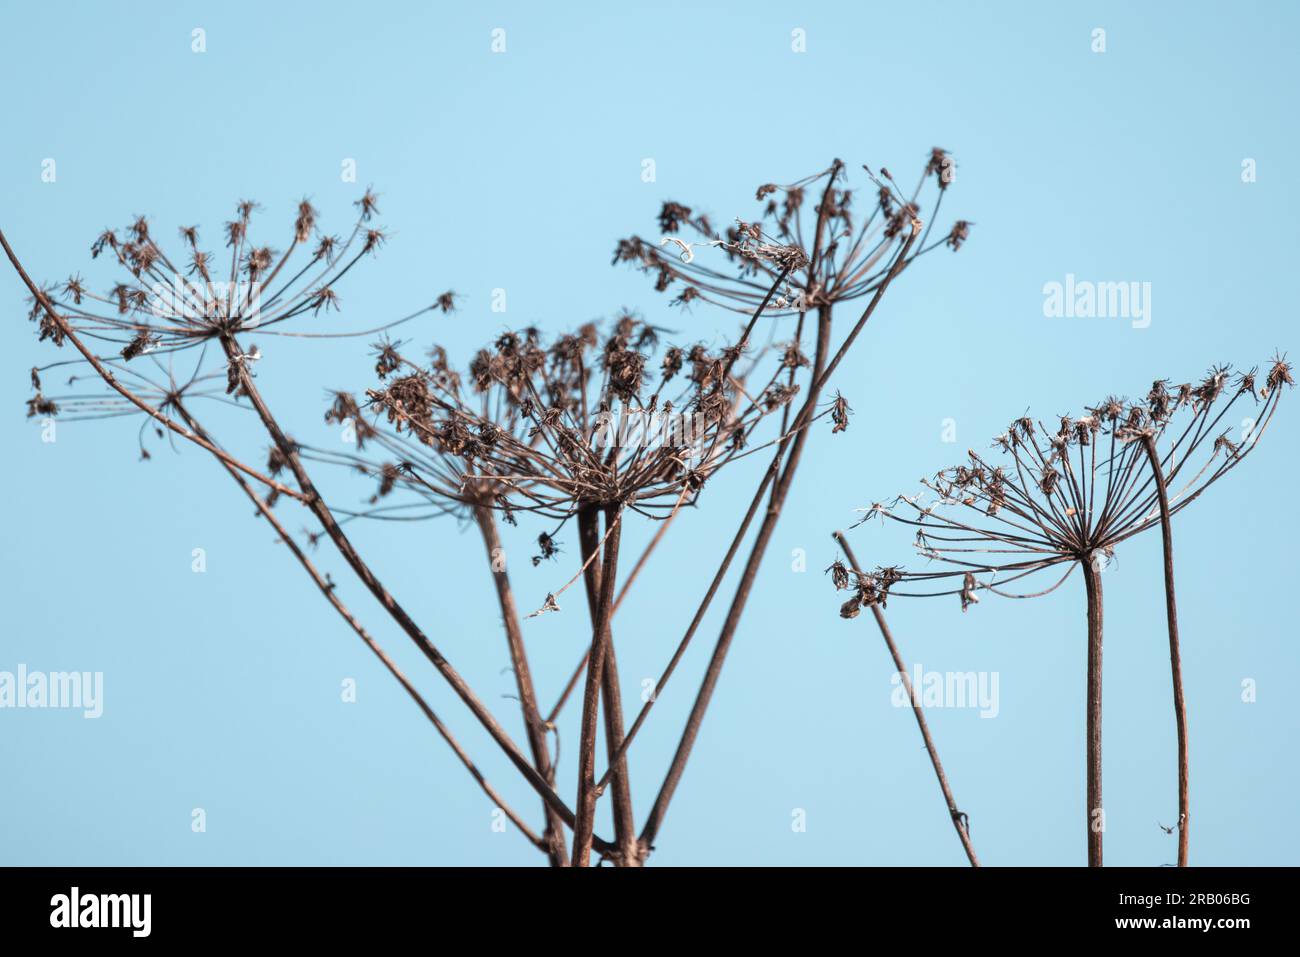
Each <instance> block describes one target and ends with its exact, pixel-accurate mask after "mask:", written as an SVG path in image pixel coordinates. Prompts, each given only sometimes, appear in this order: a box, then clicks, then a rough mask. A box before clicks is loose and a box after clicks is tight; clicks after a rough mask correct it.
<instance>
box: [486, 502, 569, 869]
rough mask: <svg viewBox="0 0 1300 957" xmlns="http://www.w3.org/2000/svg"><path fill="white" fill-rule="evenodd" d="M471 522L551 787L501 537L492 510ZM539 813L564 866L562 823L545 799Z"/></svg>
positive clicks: (532, 744)
mask: <svg viewBox="0 0 1300 957" xmlns="http://www.w3.org/2000/svg"><path fill="white" fill-rule="evenodd" d="M474 520H475V521H476V522H477V523H478V527H479V530H480V531H481V532H482V535H483V545H484V547H485V548H486V549H487V557H488V564H489V566H490V567H491V570H492V580H493V583H494V584H495V585H496V592H497V601H498V603H499V604H500V606H501V620H502V624H503V625H504V627H505V633H506V642H507V644H508V645H509V648H510V663H511V669H512V670H513V671H514V673H515V687H516V688H517V689H518V691H519V706H520V709H521V710H522V711H523V716H524V726H525V729H526V731H527V734H528V745H529V748H530V749H531V751H532V753H533V764H534V765H535V766H536V768H537V771H538V773H539V774H541V775H542V777H544V778H545V779H546V781H547V783H549V784H551V785H552V786H554V783H555V773H554V770H553V769H552V767H551V753H550V749H549V747H548V741H547V733H546V724H545V723H544V722H543V721H542V718H541V715H539V714H538V713H537V692H536V691H535V690H534V687H533V675H532V669H531V668H529V666H528V653H527V651H526V650H525V648H524V636H523V632H522V631H521V629H520V627H519V609H518V607H517V606H516V604H515V596H514V592H513V590H512V589H511V587H510V575H509V573H508V572H507V571H506V566H505V561H504V555H505V550H504V549H503V548H502V547H501V538H500V536H499V535H498V534H497V525H496V518H495V517H494V516H493V514H492V509H490V508H487V507H484V506H482V505H475V506H474ZM542 811H543V812H544V813H545V815H546V846H547V850H546V854H547V857H549V858H550V861H551V865H552V866H553V867H567V866H568V864H569V857H568V852H567V850H566V848H565V833H564V823H563V821H562V820H561V819H560V816H559V814H557V813H556V811H555V809H554V808H552V807H550V806H549V805H548V804H547V803H546V801H545V800H543V801H542Z"/></svg>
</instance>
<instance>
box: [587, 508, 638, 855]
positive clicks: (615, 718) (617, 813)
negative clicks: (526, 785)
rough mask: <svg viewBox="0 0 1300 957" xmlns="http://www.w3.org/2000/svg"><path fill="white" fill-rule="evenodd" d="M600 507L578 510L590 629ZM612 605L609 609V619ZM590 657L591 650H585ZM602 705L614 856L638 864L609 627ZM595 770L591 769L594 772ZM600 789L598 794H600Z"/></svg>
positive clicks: (595, 602)
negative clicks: (609, 778)
mask: <svg viewBox="0 0 1300 957" xmlns="http://www.w3.org/2000/svg"><path fill="white" fill-rule="evenodd" d="M599 525H600V510H599V507H598V506H594V505H587V506H584V507H582V508H581V509H579V510H578V537H579V539H580V540H581V543H582V557H583V562H584V574H583V583H584V585H585V586H586V590H587V607H588V610H589V611H590V613H591V626H592V628H593V629H595V628H597V627H598V626H599V624H600V622H599V618H600V594H601V588H600V582H601V572H602V568H601V566H600V565H599V564H598V563H597V562H598V560H596V555H597V553H599V551H600V549H601V543H600V528H599ZM613 615H614V612H613V609H612V608H611V609H610V611H609V617H610V618H611V619H612V618H613ZM588 660H590V652H588ZM600 688H601V696H602V698H601V705H602V710H603V711H604V714H605V748H606V754H607V756H608V758H609V762H610V764H609V774H610V776H611V778H612V780H613V795H612V800H613V811H614V841H615V843H616V844H618V846H619V849H620V851H621V853H620V854H619V855H618V857H617V863H618V865H619V866H620V867H632V866H637V865H639V864H640V860H641V855H640V854H639V853H638V852H637V842H636V818H635V817H634V815H633V812H632V792H631V789H630V786H629V782H628V777H627V758H626V757H624V756H623V753H622V747H623V696H622V690H621V688H620V687H619V681H618V656H617V654H616V653H615V650H614V634H613V629H612V627H611V628H610V633H609V636H608V641H607V643H606V646H605V665H604V668H603V670H602V671H601V680H600ZM594 773H595V772H594V771H593V774H594ZM599 796H600V795H599V792H598V793H597V798H599Z"/></svg>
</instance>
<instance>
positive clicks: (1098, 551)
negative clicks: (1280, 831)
mask: <svg viewBox="0 0 1300 957" xmlns="http://www.w3.org/2000/svg"><path fill="white" fill-rule="evenodd" d="M1293 384H1294V383H1293V378H1292V374H1291V366H1290V365H1289V364H1288V363H1287V362H1286V361H1285V359H1284V358H1283V357H1282V356H1278V357H1276V358H1275V359H1274V360H1273V361H1272V362H1271V363H1270V365H1269V367H1268V371H1267V372H1266V373H1265V374H1264V375H1263V377H1262V379H1261V377H1260V374H1259V371H1258V370H1257V369H1250V370H1248V371H1245V372H1242V373H1239V374H1236V375H1234V374H1233V373H1232V371H1231V369H1230V368H1229V367H1227V366H1215V367H1214V368H1212V369H1211V370H1210V371H1209V373H1208V374H1207V375H1206V377H1205V378H1204V379H1203V380H1201V381H1200V382H1199V383H1185V384H1182V385H1178V386H1173V385H1171V384H1170V383H1169V382H1168V381H1166V380H1159V381H1157V382H1155V383H1154V384H1153V385H1152V387H1151V390H1150V392H1149V393H1148V394H1147V396H1146V398H1145V399H1142V400H1138V401H1131V402H1130V401H1124V400H1122V399H1118V398H1114V397H1111V398H1107V399H1106V400H1104V401H1103V402H1101V403H1099V404H1098V405H1096V406H1095V407H1092V408H1089V409H1087V410H1086V414H1084V415H1081V416H1079V417H1077V418H1076V417H1069V416H1062V417H1061V418H1060V420H1059V425H1058V426H1057V427H1056V428H1048V427H1047V426H1045V425H1044V424H1043V423H1042V422H1041V421H1039V420H1036V419H1033V418H1031V417H1029V416H1027V415H1026V416H1022V417H1020V418H1018V419H1016V420H1015V421H1014V422H1012V423H1011V425H1010V427H1009V428H1008V429H1007V431H1006V432H1005V433H1003V434H1002V435H1000V436H998V437H997V439H996V440H995V441H994V443H993V445H994V448H995V449H996V451H997V453H998V454H999V456H1000V458H999V459H994V460H993V461H990V459H993V456H988V457H986V456H983V455H980V454H978V453H976V452H974V451H969V452H968V453H967V456H968V461H967V462H966V463H965V464H962V465H958V466H954V467H952V468H949V469H945V470H943V471H941V472H939V473H938V474H936V475H935V476H934V477H933V478H931V479H926V480H923V481H922V483H921V484H922V485H923V486H924V488H925V490H924V491H923V492H921V493H920V494H918V495H903V496H899V497H898V498H897V499H895V500H893V501H892V502H889V503H886V504H880V503H877V504H875V505H872V506H871V508H870V509H868V510H867V516H866V518H865V519H864V520H863V521H868V520H870V519H872V518H880V519H881V520H886V521H892V522H897V523H900V524H902V525H905V526H908V527H910V528H914V529H915V546H916V551H917V553H918V555H919V556H920V557H922V558H924V559H925V560H926V561H927V562H928V563H930V565H931V567H930V568H927V569H925V570H918V571H907V570H904V569H902V568H900V567H897V566H887V567H879V568H876V569H875V570H874V571H872V572H862V571H860V570H855V574H854V580H853V581H852V582H850V581H849V580H848V579H847V576H845V577H842V578H840V580H839V581H838V582H837V584H838V585H841V586H843V587H850V588H851V589H852V591H853V597H852V598H850V599H849V601H848V602H847V603H845V605H844V606H843V608H842V609H841V614H842V615H843V616H844V617H855V616H856V615H857V614H858V612H859V611H860V609H861V608H862V607H864V606H869V607H871V608H873V610H874V609H876V608H877V607H878V606H883V605H884V603H885V601H886V600H887V598H889V597H895V596H898V597H942V596H955V597H957V598H958V599H959V601H960V603H961V608H962V610H963V611H965V610H967V609H968V608H969V607H970V606H971V605H973V604H976V603H978V602H979V601H980V594H981V593H983V592H988V593H991V594H994V595H1001V596H1004V597H1009V598H1033V597H1038V596H1041V595H1046V594H1048V593H1050V592H1052V591H1055V590H1056V589H1057V588H1059V587H1061V585H1063V584H1064V583H1065V581H1066V580H1067V579H1068V578H1069V577H1070V575H1071V574H1073V572H1074V570H1075V569H1076V568H1077V569H1078V570H1079V571H1080V572H1081V574H1082V576H1083V579H1084V587H1085V594H1086V599H1087V604H1086V608H1087V632H1088V668H1087V672H1088V674H1087V731H1086V740H1087V794H1086V798H1087V800H1086V811H1087V816H1086V823H1087V836H1088V862H1089V864H1090V865H1092V866H1101V864H1102V830H1101V828H1100V827H1099V826H1098V822H1099V820H1100V819H1101V813H1102V808H1103V804H1102V787H1101V782H1102V777H1101V761H1102V735H1101V730H1102V729H1101V701H1102V698H1101V691H1102V685H1101V677H1102V611H1103V607H1102V577H1101V572H1102V569H1103V568H1104V567H1105V565H1106V563H1107V562H1108V561H1109V560H1110V559H1112V558H1113V557H1114V555H1115V550H1116V548H1117V547H1118V546H1119V545H1120V544H1121V543H1123V542H1124V541H1126V540H1127V539H1129V538H1132V537H1133V536H1134V535H1137V534H1139V533H1141V532H1144V531H1146V530H1148V529H1150V528H1153V527H1155V526H1157V525H1159V526H1160V527H1161V530H1162V536H1163V546H1164V573H1165V574H1164V579H1165V596H1166V617H1167V623H1168V632H1169V651H1170V664H1171V671H1172V681H1173V692H1174V713H1175V724H1176V730H1177V739H1178V794H1179V830H1180V835H1179V854H1178V863H1179V865H1180V866H1186V864H1187V853H1188V833H1189V824H1190V816H1189V810H1188V746H1187V720H1186V711H1185V707H1184V698H1183V682H1182V665H1181V654H1180V647H1179V635H1178V622H1177V607H1176V601H1175V593H1174V577H1173V538H1172V530H1171V524H1170V519H1171V517H1172V516H1173V515H1175V514H1177V513H1178V512H1180V511H1181V510H1182V509H1183V508H1185V507H1186V506H1188V505H1190V504H1191V503H1192V502H1193V501H1195V500H1196V499H1197V498H1199V497H1200V496H1201V494H1202V493H1203V492H1204V491H1205V490H1206V489H1207V488H1209V486H1211V485H1212V484H1214V483H1215V482H1217V481H1218V480H1219V479H1220V478H1222V477H1223V476H1225V475H1226V474H1227V473H1228V472H1230V471H1232V470H1233V469H1234V468H1236V467H1237V466H1238V465H1239V464H1240V463H1241V462H1242V460H1243V459H1245V457H1246V456H1247V455H1249V454H1250V453H1251V452H1252V451H1254V449H1255V447H1256V445H1258V443H1259V442H1260V440H1261V439H1262V438H1263V435H1264V432H1265V430H1266V429H1267V427H1268V424H1269V423H1270V421H1271V420H1272V418H1273V414H1274V412H1276V410H1277V406H1278V403H1279V402H1280V400H1281V396H1282V391H1283V387H1284V386H1291V385H1293ZM1248 402H1250V403H1254V404H1256V405H1257V406H1258V408H1254V409H1252V414H1251V415H1250V416H1249V417H1247V418H1246V419H1245V420H1244V421H1245V422H1246V423H1248V424H1249V425H1248V428H1246V429H1245V432H1244V434H1241V435H1238V438H1237V439H1235V440H1234V438H1233V435H1234V433H1236V432H1237V430H1238V426H1237V424H1236V422H1235V421H1233V420H1230V419H1229V418H1228V415H1229V413H1230V411H1231V410H1232V409H1234V408H1237V409H1239V408H1240V407H1241V404H1242V403H1248ZM995 463H996V464H995ZM1062 567H1064V572H1063V573H1062V574H1059V575H1058V576H1057V577H1055V578H1054V579H1053V580H1052V581H1051V582H1050V584H1047V585H1046V587H1043V588H1041V589H1037V590H1030V591H1026V590H1025V589H1026V587H1027V580H1028V579H1030V578H1031V576H1036V575H1039V573H1043V572H1046V573H1048V574H1051V573H1052V572H1053V570H1055V571H1058V572H1059V571H1060V569H1061V568H1062Z"/></svg>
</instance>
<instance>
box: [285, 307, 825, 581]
mask: <svg viewBox="0 0 1300 957" xmlns="http://www.w3.org/2000/svg"><path fill="white" fill-rule="evenodd" d="M659 332H660V330H658V329H656V328H655V327H653V326H651V325H649V324H647V323H645V322H643V321H641V320H639V319H638V318H636V317H635V316H631V315H624V316H621V317H619V318H618V319H617V320H616V321H614V322H613V324H612V325H611V326H610V327H609V328H607V329H606V330H604V331H602V330H601V329H600V328H599V327H597V326H596V325H594V324H588V325H585V326H582V327H581V328H579V329H578V330H576V331H575V332H573V333H570V334H565V335H560V336H558V337H556V338H554V339H553V340H551V341H550V342H549V343H544V342H543V340H542V337H541V334H540V332H538V330H536V329H523V330H520V331H518V332H507V333H503V334H502V335H500V336H499V337H498V338H497V339H496V341H495V342H494V343H493V344H492V345H490V346H488V347H486V348H483V349H480V350H479V351H478V353H477V354H476V355H475V356H474V358H473V359H472V361H471V362H470V363H469V367H468V369H467V370H466V372H465V374H464V375H461V374H459V373H457V372H455V371H453V370H452V368H451V367H450V365H449V364H448V361H447V357H446V353H445V352H444V351H443V350H441V349H435V350H433V352H432V353H431V354H430V356H429V358H428V361H419V360H416V359H412V358H409V357H408V356H407V354H405V353H404V352H403V351H402V348H401V343H392V342H387V341H384V342H382V343H380V344H378V346H377V349H378V352H379V355H380V357H381V361H380V363H379V366H378V367H377V370H376V371H377V372H378V373H379V375H380V379H381V382H380V384H379V385H378V386H377V387H375V388H371V389H369V390H367V393H366V399H365V401H364V402H359V401H358V400H357V399H356V398H354V397H353V396H351V395H350V394H347V393H338V394H336V395H335V396H334V403H333V405H332V406H331V408H330V410H329V412H328V413H327V414H326V418H327V421H330V422H334V423H337V422H342V421H345V420H348V419H351V420H353V421H363V419H364V421H365V427H364V431H363V432H358V433H357V438H358V445H359V448H358V451H357V454H347V455H340V454H339V453H338V452H335V451H330V450H325V449H318V448H306V449H304V454H305V455H306V456H307V457H309V458H316V459H319V460H322V461H329V462H333V463H337V464H344V465H347V466H348V467H350V468H352V469H356V470H358V471H360V472H362V473H364V474H368V475H372V476H376V477H379V478H380V479H381V482H382V485H381V488H380V495H379V497H381V498H387V497H388V496H389V494H390V493H391V492H394V491H399V490H400V491H405V492H409V493H412V494H413V495H414V497H415V502H416V503H423V504H424V505H426V506H428V507H429V509H430V510H429V511H427V512H425V513H424V514H427V515H433V514H442V513H444V512H445V511H448V510H451V511H457V510H460V509H463V508H464V507H465V506H472V505H482V506H487V507H490V508H494V509H498V510H501V511H502V512H504V513H505V517H506V519H507V520H508V521H513V520H514V516H515V514H516V513H518V512H535V513H537V514H539V515H542V516H546V517H548V518H552V519H560V520H564V519H566V518H568V517H569V516H570V515H572V514H574V513H575V512H576V510H577V509H578V508H579V507H581V506H588V507H592V506H594V507H605V506H610V505H617V506H620V507H621V506H626V507H629V508H631V509H633V510H635V511H639V512H642V513H644V514H647V515H651V516H655V515H662V513H663V512H664V511H665V510H671V509H674V508H676V507H679V506H680V504H681V503H682V502H683V501H687V502H689V501H693V500H694V499H695V498H696V497H697V496H698V495H699V493H700V490H701V489H702V488H703V486H704V484H705V482H706V481H707V480H708V478H709V477H710V476H711V475H713V474H714V473H715V472H717V471H718V469H720V468H722V467H724V466H725V465H727V464H728V463H730V462H733V461H735V460H737V459H740V458H742V457H744V456H745V455H747V454H749V453H750V452H751V451H755V450H756V449H757V448H761V447H766V446H770V445H771V444H772V442H774V441H776V440H778V439H779V437H780V436H779V435H777V434H773V435H772V436H769V437H767V438H766V439H765V440H764V441H763V442H762V443H757V441H756V438H755V433H756V430H757V429H758V428H759V426H760V423H761V422H762V421H763V420H764V419H765V418H767V417H768V416H769V415H771V414H772V413H773V412H775V411H777V410H779V409H781V408H782V406H783V403H782V402H778V401H774V400H773V396H774V395H775V394H776V393H779V392H780V391H781V389H782V388H783V387H782V386H781V384H780V383H779V382H778V381H777V379H778V377H779V376H782V375H783V374H784V372H785V367H784V366H783V365H782V364H781V363H777V362H773V363H768V366H769V367H770V368H769V372H768V375H769V379H768V381H767V382H766V384H765V385H764V386H763V387H762V388H758V389H750V388H749V387H747V385H746V378H747V377H752V376H753V375H754V374H755V373H754V369H755V368H757V367H758V366H759V365H760V364H761V360H762V355H761V354H760V355H759V356H756V357H752V358H751V359H750V360H747V362H746V366H747V368H746V370H745V373H744V374H742V373H741V371H740V370H739V369H737V364H738V360H739V359H740V351H739V350H738V349H736V348H734V347H727V348H723V349H721V350H717V351H714V350H710V349H708V348H706V347H705V346H703V345H696V346H693V347H691V348H689V349H685V348H681V347H676V346H667V347H663V348H662V349H660V348H659V346H658V341H657V340H658V338H659ZM656 353H658V355H656ZM683 373H684V374H683ZM834 412H835V409H834V408H828V409H827V410H826V413H825V414H832V413H834ZM362 443H364V444H365V445H367V446H370V445H373V446H375V447H376V448H377V449H378V451H374V452H366V453H364V454H363V453H362V449H361V448H360V446H361V444H362ZM393 464H398V465H400V468H399V474H398V475H397V476H396V478H395V480H394V481H389V480H388V479H389V475H390V473H389V472H387V471H386V470H385V469H386V467H391V466H392V465H393ZM390 507H397V506H392V505H391V503H386V505H385V508H390ZM401 507H404V508H407V509H409V508H412V507H414V504H413V503H412V502H409V501H407V502H404V504H403V505H402V506H401ZM542 557H543V558H545V557H549V555H548V554H546V549H545V548H544V547H543V554H542Z"/></svg>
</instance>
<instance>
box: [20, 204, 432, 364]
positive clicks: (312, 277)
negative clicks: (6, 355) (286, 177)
mask: <svg viewBox="0 0 1300 957" xmlns="http://www.w3.org/2000/svg"><path fill="white" fill-rule="evenodd" d="M377 203H378V200H377V198H376V197H375V195H374V193H372V192H369V191H367V192H366V193H365V195H364V196H362V198H361V199H360V200H358V201H357V204H356V205H357V207H358V209H359V214H358V218H357V220H356V222H355V223H354V224H353V227H352V229H351V231H350V232H349V234H348V236H347V238H346V239H339V238H336V237H333V236H329V235H325V234H322V233H320V231H319V227H318V222H317V220H318V215H317V212H316V210H315V208H313V207H312V205H311V203H310V202H308V201H307V200H303V201H302V202H300V203H299V204H298V207H297V215H296V216H295V218H294V221H293V223H292V224H291V228H290V229H287V230H286V231H285V236H284V239H285V240H286V243H285V246H284V251H283V252H277V251H276V249H275V248H274V247H272V246H268V245H257V244H256V243H254V242H253V239H252V223H251V219H252V216H253V213H254V212H255V211H256V210H257V209H258V204H257V203H254V202H251V201H248V200H245V201H242V202H240V203H238V204H237V205H236V208H235V217H234V218H233V219H232V220H230V221H229V222H227V223H226V224H225V227H224V229H223V231H222V232H223V234H224V245H225V247H226V248H225V250H224V251H222V252H219V253H218V252H212V251H206V250H203V249H200V247H199V243H200V241H201V240H200V231H199V228H198V227H197V226H186V227H182V228H181V229H180V230H179V237H180V246H181V248H180V250H179V251H176V250H173V251H172V252H170V253H169V252H168V251H167V250H166V249H165V248H164V247H165V244H164V242H162V241H160V240H159V239H158V238H156V237H155V236H154V234H153V231H152V229H151V227H150V224H149V221H148V220H147V219H145V218H144V217H143V216H141V217H137V218H136V219H135V220H134V221H133V222H132V223H131V225H130V226H128V227H127V228H126V229H124V230H111V229H110V230H105V231H104V232H102V233H101V234H100V235H99V237H98V238H97V239H96V240H95V242H94V243H93V244H92V245H91V258H92V259H96V260H99V259H101V258H102V259H104V260H108V261H109V262H111V263H112V264H113V265H115V266H117V267H119V268H120V269H121V270H122V271H123V272H124V273H125V276H124V277H123V278H122V279H121V280H120V281H118V282H116V283H115V284H113V285H112V286H111V287H110V288H109V289H108V291H107V292H105V293H104V294H102V295H101V294H98V293H95V292H93V291H91V290H90V288H89V287H88V286H87V284H86V281H85V280H84V279H83V278H82V277H81V276H79V275H76V276H73V277H71V278H70V279H68V280H67V282H65V283H63V284H62V285H56V286H47V287H44V289H43V292H44V295H45V297H46V298H47V299H48V300H49V302H50V303H51V304H52V305H53V306H54V307H55V309H57V310H58V312H59V313H61V314H62V315H63V316H64V317H65V319H66V320H67V322H68V324H69V326H70V327H71V328H72V329H73V330H74V331H76V332H78V333H81V332H84V333H85V334H86V335H87V336H90V337H93V338H95V339H96V340H98V341H100V342H108V343H115V344H116V345H115V347H114V348H116V349H117V350H118V351H119V353H120V355H121V357H122V358H123V359H124V360H126V361H131V360H134V359H138V358H139V357H140V356H142V355H146V354H149V353H155V354H163V353H169V352H174V351H177V350H179V349H185V348H189V347H192V346H197V345H202V344H204V343H206V342H210V341H212V340H213V339H217V338H220V337H230V336H234V335H236V334H250V335H310V333H288V332H285V331H284V330H283V329H282V328H281V326H282V324H283V323H285V322H288V321H289V320H291V319H295V318H297V317H300V316H302V315H304V314H306V313H310V314H311V315H312V316H313V317H318V316H320V315H321V314H322V313H325V314H328V313H329V312H330V311H337V310H338V309H339V304H340V297H339V295H338V291H337V284H338V283H339V281H340V280H341V279H342V278H343V277H344V276H345V275H346V274H347V273H348V272H349V271H350V270H351V269H352V267H353V266H355V265H356V264H357V262H358V261H359V260H360V259H361V258H362V257H363V256H365V255H366V254H367V253H373V252H375V251H377V250H378V249H379V247H380V246H381V245H382V244H383V243H384V240H385V236H384V233H383V231H382V230H381V229H377V228H374V227H369V226H367V225H366V224H367V223H368V222H369V221H370V220H371V218H372V217H373V216H374V215H375V213H377V212H378V205H377ZM223 266H225V267H226V268H224V269H223V268H222V267H223ZM452 306H453V295H452V293H444V294H443V295H442V296H441V297H439V299H438V300H437V301H436V302H435V303H433V304H432V305H430V306H429V307H427V308H426V309H424V310H421V311H420V312H419V313H416V315H419V314H421V313H423V312H427V311H431V310H434V309H441V310H442V311H443V312H448V311H450V310H451V309H452ZM31 318H32V319H33V321H39V322H40V337H41V339H53V340H54V343H55V345H62V339H63V336H62V334H61V332H60V331H59V329H58V326H57V324H56V323H54V322H53V320H52V319H51V318H50V317H49V316H48V314H46V312H45V310H44V308H43V307H42V305H41V303H40V302H39V301H38V299H37V297H32V313H31ZM412 318H414V316H408V317H405V318H404V319H402V320H399V323H400V322H404V321H409V320H410V319H412ZM396 324H398V323H392V324H391V325H396ZM385 328H387V327H385ZM375 331H377V330H373V329H372V330H366V333H360V334H371V333H373V332H375ZM332 334H337V333H332Z"/></svg>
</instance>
